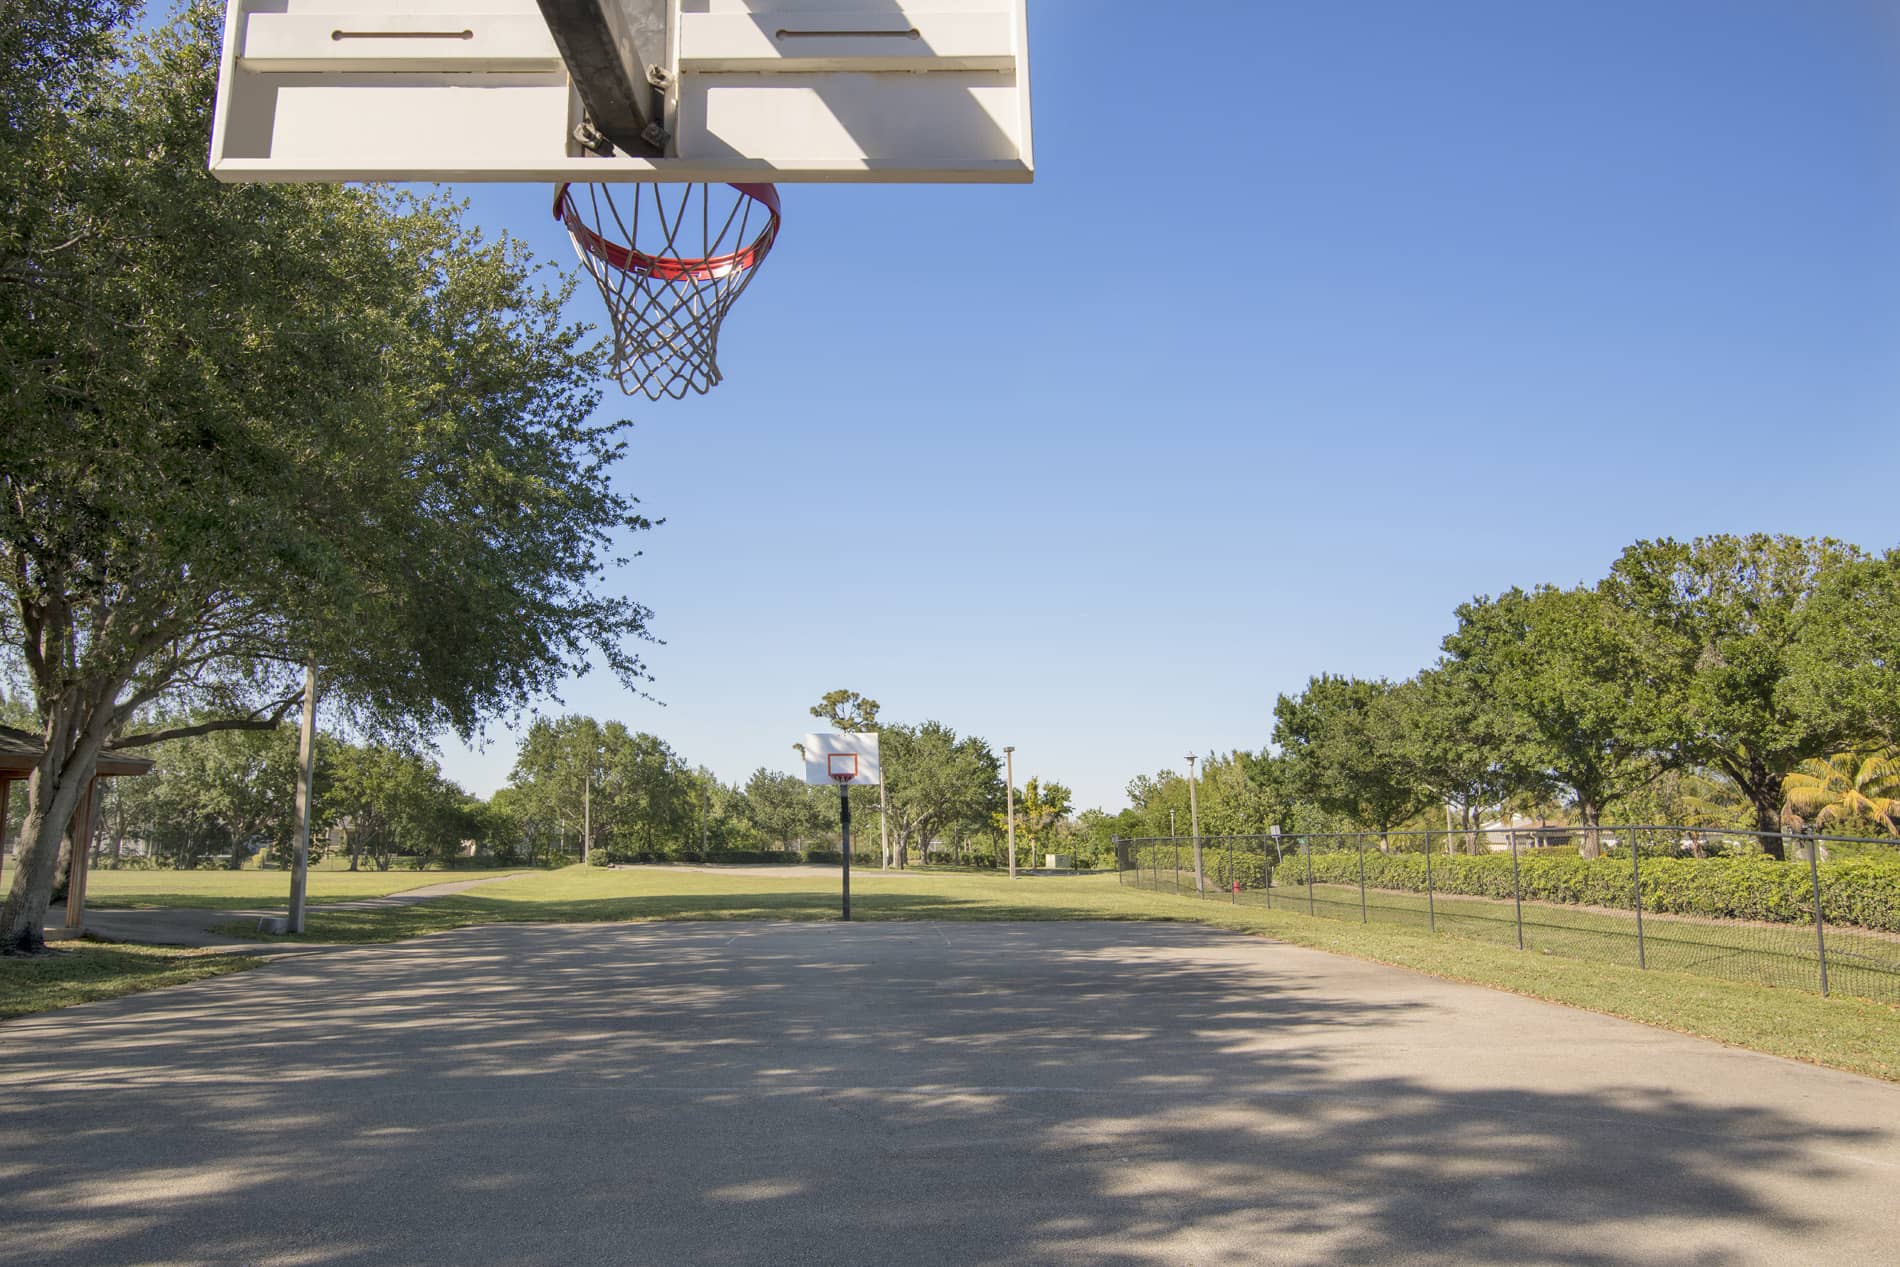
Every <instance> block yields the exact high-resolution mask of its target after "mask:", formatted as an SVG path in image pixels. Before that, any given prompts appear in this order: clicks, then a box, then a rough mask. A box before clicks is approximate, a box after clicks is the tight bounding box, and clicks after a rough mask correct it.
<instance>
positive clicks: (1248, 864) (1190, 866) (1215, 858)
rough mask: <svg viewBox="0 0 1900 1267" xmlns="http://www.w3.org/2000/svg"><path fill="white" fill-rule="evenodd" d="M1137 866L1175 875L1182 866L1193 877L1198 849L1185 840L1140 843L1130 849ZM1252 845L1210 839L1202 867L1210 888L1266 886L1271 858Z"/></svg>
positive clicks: (1206, 844) (1170, 875) (1190, 877)
mask: <svg viewBox="0 0 1900 1267" xmlns="http://www.w3.org/2000/svg"><path fill="white" fill-rule="evenodd" d="M1130 853H1131V855H1132V860H1133V862H1134V864H1135V866H1136V867H1137V868H1138V869H1139V870H1142V871H1154V870H1155V869H1157V868H1159V869H1160V871H1161V873H1162V874H1163V875H1164V876H1169V877H1172V876H1173V874H1174V872H1175V871H1176V869H1177V868H1178V869H1179V870H1180V872H1181V874H1183V875H1184V876H1187V877H1188V878H1189V879H1190V880H1191V879H1192V877H1193V874H1194V848H1193V845H1192V843H1191V842H1189V841H1186V840H1183V841H1181V842H1180V843H1179V844H1166V845H1138V846H1135V847H1133V848H1132V849H1131V850H1130ZM1268 856H1269V855H1263V854H1262V853H1261V852H1260V850H1259V849H1258V848H1257V847H1255V846H1252V845H1249V846H1248V847H1247V848H1244V849H1242V848H1238V847H1236V848H1234V849H1232V850H1229V849H1228V848H1227V847H1226V844H1225V842H1223V841H1220V840H1210V841H1207V842H1206V843H1205V845H1204V847H1203V849H1202V857H1201V869H1202V874H1203V875H1204V876H1205V877H1206V879H1207V886H1208V887H1209V888H1210V889H1219V890H1222V891H1226V890H1227V889H1230V888H1232V887H1233V885H1234V884H1235V883H1236V882H1238V883H1239V884H1240V887H1241V888H1243V889H1260V888H1264V887H1266V882H1267V872H1268V867H1267V858H1268Z"/></svg>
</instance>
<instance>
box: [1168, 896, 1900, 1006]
mask: <svg viewBox="0 0 1900 1267" xmlns="http://www.w3.org/2000/svg"><path fill="white" fill-rule="evenodd" d="M1130 878H1131V880H1132V879H1133V876H1132V875H1131V876H1130ZM1156 880H1157V877H1156V876H1155V875H1154V873H1152V872H1143V873H1142V879H1141V884H1142V885H1143V886H1145V887H1149V888H1152V887H1153V886H1154V885H1155V883H1156ZM1158 880H1159V883H1160V886H1161V889H1162V891H1164V892H1166V891H1169V890H1173V891H1175V892H1179V893H1184V894H1190V895H1191V894H1192V891H1193V888H1194V873H1193V872H1192V871H1187V870H1182V871H1180V872H1179V873H1178V874H1177V873H1176V872H1174V871H1173V870H1171V869H1170V868H1167V867H1163V868H1162V869H1161V871H1160V874H1159V877H1158ZM1216 896H1217V899H1219V900H1225V897H1226V895H1225V894H1219V893H1218V892H1217V893H1216ZM1238 898H1239V901H1240V902H1241V903H1242V904H1243V905H1245V904H1253V905H1269V904H1270V905H1272V906H1274V907H1275V908H1277V909H1280V910H1285V911H1291V912H1294V913H1296V914H1297V913H1305V912H1306V911H1307V910H1308V909H1309V903H1308V895H1307V889H1306V886H1304V885H1296V886H1288V887H1279V888H1274V889H1272V890H1268V891H1263V890H1259V889H1243V890H1242V891H1241V892H1240V894H1239V895H1238ZM1432 905H1433V907H1434V908H1435V912H1434V914H1433V915H1428V914H1427V907H1426V900H1425V895H1424V894H1423V893H1410V892H1402V891H1399V890H1393V889H1368V890H1367V891H1366V902H1365V906H1364V908H1363V914H1364V919H1365V921H1366V922H1368V923H1386V924H1401V925H1406V926H1409V927H1413V928H1419V929H1426V928H1429V927H1430V926H1431V921H1432V919H1433V918H1435V919H1436V923H1437V930H1438V931H1439V932H1440V933H1448V934H1452V935H1455V936H1458V937H1468V938H1474V939H1477V940H1480V941H1490V942H1495V943H1497V944H1499V945H1508V946H1511V947H1512V948H1513V949H1515V948H1516V945H1517V920H1516V913H1515V910H1514V908H1513V906H1512V903H1511V902H1509V901H1496V900H1492V899H1488V898H1479V897H1458V896H1453V897H1447V896H1445V895H1444V894H1439V895H1437V896H1436V897H1435V898H1434V899H1433V903H1432ZM1310 909H1311V910H1312V912H1313V913H1314V914H1316V915H1319V916H1322V917H1325V918H1329V919H1336V920H1346V921H1349V922H1354V923H1356V922H1359V921H1360V919H1361V906H1360V900H1359V889H1358V887H1357V886H1356V885H1340V884H1315V885H1313V886H1312V901H1311V903H1310ZM1523 910H1524V925H1523V927H1524V948H1525V949H1526V950H1530V951H1536V952H1538V953H1540V954H1551V955H1564V956H1567V957H1571V958H1577V959H1591V960H1595V961H1598V962H1602V963H1611V964H1623V965H1626V966H1628V967H1632V968H1633V967H1636V966H1638V963H1639V956H1638V949H1637V936H1636V915H1635V912H1633V911H1612V910H1604V909H1600V908H1596V907H1582V906H1564V905H1561V904H1559V903H1555V902H1525V903H1524V907H1523ZM1642 923H1643V938H1642V952H1641V958H1640V962H1643V963H1646V964H1647V965H1648V966H1649V967H1651V968H1667V969H1673V970H1676V971H1681V972H1691V973H1696V974H1698V975H1701V976H1714V977H1725V978H1727V979H1729V980H1731V981H1741V982H1746V983H1748V984H1752V985H1772V986H1786V987H1790V988H1793V989H1802V990H1815V991H1819V989H1820V984H1821V969H1820V952H1819V949H1818V946H1817V943H1816V941H1815V936H1814V926H1813V925H1812V924H1765V923H1745V922H1742V921H1736V920H1711V919H1696V918H1693V917H1690V916H1682V915H1657V914H1654V913H1653V912H1652V913H1649V914H1646V915H1644V916H1643V921H1642ZM1825 931H1826V933H1827V958H1828V988H1829V990H1830V991H1831V992H1833V993H1836V994H1856V995H1859V996H1860V997H1862V998H1866V999H1875V1000H1878V1001H1880V1002H1884V1003H1900V937H1895V936H1893V935H1891V934H1886V933H1877V932H1869V931H1866V930H1863V929H1848V928H1840V927H1829V928H1828V929H1826V930H1825Z"/></svg>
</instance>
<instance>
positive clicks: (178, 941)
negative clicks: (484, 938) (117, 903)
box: [86, 871, 530, 954]
mask: <svg viewBox="0 0 1900 1267" xmlns="http://www.w3.org/2000/svg"><path fill="white" fill-rule="evenodd" d="M528 874H530V873H529V872H526V871H517V872H514V873H513V874H510V875H491V876H484V877H483V878H481V879H479V880H450V881H447V882H445V883H442V884H425V885H423V886H421V887H420V888H414V889H404V890H403V891H402V892H400V893H390V894H386V895H384V896H382V897H367V898H359V899H357V900H354V901H349V902H325V903H323V904H321V905H316V906H311V907H310V908H309V909H310V910H312V911H376V910H387V909H389V908H391V907H398V906H414V905H416V904H417V903H418V902H427V901H429V900H430V899H431V898H438V897H447V896H448V895H450V894H452V893H462V892H466V891H467V890H469V889H473V888H477V887H479V886H481V885H484V884H495V883H498V882H500V881H502V880H518V879H520V878H521V877H522V876H524V875H528ZM282 914H283V911H281V910H272V909H269V908H266V907H256V908H244V909H238V910H224V911H213V910H206V909H204V908H202V907H186V906H171V907H163V908H160V909H158V910H150V911H115V910H88V911H87V912H86V932H87V933H88V934H89V935H90V936H92V937H95V938H97V939H98V940H100V941H123V942H134V943H137V944H139V945H143V946H200V947H216V948H218V949H222V950H229V951H231V952H232V953H234V954H236V953H242V954H268V953H279V954H281V953H284V952H287V951H297V952H301V951H306V950H311V949H315V948H316V947H318V946H321V945H325V944H328V943H322V942H283V941H279V940H276V939H274V938H266V937H258V938H244V937H231V936H228V935H226V934H224V933H218V932H213V931H212V930H213V929H214V928H216V927H218V926H219V925H222V924H237V923H250V924H255V923H256V922H257V921H258V920H259V919H262V918H264V917H266V916H270V915H282Z"/></svg>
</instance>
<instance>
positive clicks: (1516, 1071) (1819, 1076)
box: [0, 922, 1900, 1267]
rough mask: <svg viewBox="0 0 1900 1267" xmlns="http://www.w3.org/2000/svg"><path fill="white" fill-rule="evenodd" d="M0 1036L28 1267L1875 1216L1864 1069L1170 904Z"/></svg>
mask: <svg viewBox="0 0 1900 1267" xmlns="http://www.w3.org/2000/svg"><path fill="white" fill-rule="evenodd" d="M0 1033H4V1035H5V1036H6V1037H7V1038H8V1039H9V1040H11V1042H10V1050H11V1051H12V1052H13V1055H12V1057H11V1059H10V1060H9V1061H8V1063H7V1064H6V1066H5V1067H4V1069H0V1148H3V1149H4V1155H5V1156H7V1157H10V1158H12V1159H14V1160H13V1161H12V1162H11V1163H10V1165H9V1170H8V1191H9V1198H8V1202H7V1204H8V1227H7V1236H6V1237H5V1238H4V1239H0V1263H6V1264H11V1263H19V1264H29V1263H30V1264H33V1265H34V1267H79V1265H81V1264H83V1265H85V1267H111V1265H113V1264H131V1263H151V1262H165V1263H174V1264H181V1265H184V1264H212V1263H217V1264H232V1263H244V1264H256V1265H258V1267H276V1265H280V1264H282V1265H288V1264H293V1263H294V1264H297V1265H298V1267H380V1265H384V1264H411V1263H455V1264H458V1265H461V1267H480V1265H482V1264H491V1263H493V1264H501V1263H508V1264H521V1265H524V1267H534V1265H540V1264H546V1265H548V1267H555V1265H559V1267H571V1265H572V1264H574V1263H615V1264H644V1263H653V1264H674V1263H705V1264H751V1263H775V1264H834V1263H900V1262H901V1263H959V1264H963V1263H968V1264H989V1263H994V1264H1004V1263H1008V1264H1035V1263H1051V1264H1053V1263H1062V1264H1072V1263H1111V1264H1120V1265H1135V1264H1155V1265H1157V1267H1161V1265H1169V1264H1190V1263H1193V1264H1205V1263H1258V1262H1276V1263H1333V1262H1381V1263H1414V1264H1447V1265H1449V1264H1472V1263H1477V1264H1507V1263H1508V1264H1521V1263H1564V1264H1578V1265H1583V1264H1590V1265H1593V1267H1594V1265H1600V1264H1605V1263H1638V1264H1646V1263H1655V1264H1665V1263H1667V1264H1676V1263H1685V1262H1710V1263H1715V1262H1720V1263H1725V1264H1750V1263H1763V1264H1774V1265H1775V1267H1785V1264H1788V1263H1798V1262H1828V1263H1833V1264H1875V1263H1888V1262H1891V1261H1892V1250H1893V1241H1892V1235H1893V1229H1894V1227H1896V1226H1900V1087H1895V1086H1892V1085H1888V1084H1884V1083H1877V1082H1873V1081H1870V1080H1866V1079H1862V1078H1858V1077H1854V1076H1852V1075H1848V1074H1842V1073H1837V1072H1833V1071H1829V1070H1824V1069H1817V1068H1813V1067H1811V1066H1806V1065H1798V1064H1793V1063H1790V1062H1786V1061H1782V1060H1777V1059H1774V1058H1771V1057H1766V1056H1761V1055H1756V1054H1753V1053H1749V1052H1743V1051H1737V1050H1734V1049H1730V1048H1723V1047H1720V1046H1717V1045H1715V1044H1713V1043H1708V1042H1703V1041H1700V1040H1696V1039H1692V1038H1687V1037H1684V1036H1681V1035H1676V1034H1670V1033H1665V1032H1663V1031H1660V1030H1655V1029H1650V1028H1647V1027H1643V1026H1638V1025H1632V1024H1628V1023H1625V1022H1621V1021H1617V1020H1613V1019H1610V1018H1607V1017H1602V1016H1596V1015H1591V1014H1588V1013H1583V1012H1578V1011H1574V1010H1571V1009H1566V1008H1560V1007H1553V1006H1550V1005H1547V1004H1543V1003H1538V1002H1535V1001H1532V1000H1527V999H1522V998H1517V997H1514V996H1511V995H1506V994H1501V993H1497V992H1494V991H1489V990H1483V989H1479V988H1474V987H1469V986H1462V985H1456V984H1451V983H1448V982H1443V981H1438V980H1434V979H1431V978H1427V977H1422V976H1418V975H1416V974H1413V973H1410V972H1406V971H1402V970H1399V969H1394V968H1387V967H1382V966H1378V965H1374V964H1368V963H1363V962H1359V961H1355V960H1351V959H1345V958H1341V957H1338V956H1333V955H1326V954H1321V953H1317V952H1314V951H1309V950H1305V949H1301V948H1297V947H1292V946H1287V945H1283V944H1276V943H1273V942H1269V941H1265V940H1262V939H1259V938H1254V937H1241V936H1236V935H1233V934H1230V933H1223V932H1218V931H1214V930H1209V929H1202V928H1195V927H1189V926H1181V925H1156V924H1129V923H1120V924H1103V923H1090V922H1071V923H1033V924H1023V923H942V922H929V923H925V922H894V923H878V924H856V925H839V924H836V923H816V922H814V923H802V924H786V923H780V922H750V923H727V924H721V925H709V924H704V923H663V924H644V925H637V924H591V925H586V926H572V925H569V926H524V925H495V926H488V927H479V928H468V929H463V930H460V931H455V932H450V933H445V934H441V935H438V936H432V937H426V938H422V939H420V940H417V941H412V942H407V943H401V944H396V945H378V946H366V947H361V948H357V949H349V950H342V951H336V952H332V953H329V954H325V955H320V956H309V957H303V958H297V959H287V960H277V961H274V962H272V963H270V964H267V965H266V966H264V967H261V968H259V969H256V970H254V971H251V972H247V973H241V974H238V975H236V976H229V977H222V978H218V979H216V980H212V981H206V982H200V983H196V984H193V985H187V986H181V987H178V988H176V989H172V990H166V991H162V992H159V993H156V994H149V995H142V996H136V997H132V998H126V999H119V1000H115V1001H112V1002H109V1003H101V1004H92V1005H88V1006H84V1007H79V1008H73V1009H68V1010H66V1011H63V1012H59V1013H53V1014H49V1015H45V1016H40V1017H33V1018H28V1019H25V1020H21V1021H14V1022H9V1023H8V1024H7V1025H6V1026H5V1027H4V1028H3V1029H0Z"/></svg>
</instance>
